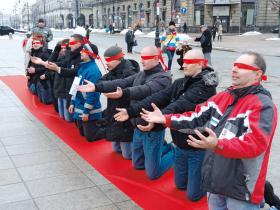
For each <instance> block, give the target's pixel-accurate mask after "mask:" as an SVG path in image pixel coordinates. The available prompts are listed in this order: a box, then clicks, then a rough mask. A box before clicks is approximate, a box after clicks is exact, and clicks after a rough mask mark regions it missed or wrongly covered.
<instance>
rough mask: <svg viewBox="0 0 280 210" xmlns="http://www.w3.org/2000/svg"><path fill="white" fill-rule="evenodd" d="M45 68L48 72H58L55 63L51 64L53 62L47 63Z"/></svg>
mask: <svg viewBox="0 0 280 210" xmlns="http://www.w3.org/2000/svg"><path fill="white" fill-rule="evenodd" d="M45 67H46V68H47V69H49V70H51V71H56V72H57V71H58V70H59V66H58V65H56V64H55V63H53V62H48V63H47V64H46V65H45Z"/></svg>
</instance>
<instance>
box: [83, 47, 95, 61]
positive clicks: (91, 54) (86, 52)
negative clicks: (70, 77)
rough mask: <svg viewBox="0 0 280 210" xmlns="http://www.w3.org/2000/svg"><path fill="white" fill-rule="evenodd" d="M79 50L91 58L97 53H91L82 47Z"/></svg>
mask: <svg viewBox="0 0 280 210" xmlns="http://www.w3.org/2000/svg"><path fill="white" fill-rule="evenodd" d="M81 52H82V53H85V54H87V55H89V56H91V57H92V58H95V59H96V58H98V55H96V54H95V53H93V52H90V51H87V50H85V49H82V50H81Z"/></svg>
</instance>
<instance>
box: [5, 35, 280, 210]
mask: <svg viewBox="0 0 280 210" xmlns="http://www.w3.org/2000/svg"><path fill="white" fill-rule="evenodd" d="M64 36H65V35H64ZM120 36H121V35H113V36H110V35H100V34H93V35H92V38H91V40H92V41H93V43H95V44H96V45H97V46H98V47H99V50H100V52H101V53H100V54H101V55H102V54H103V52H104V50H105V49H106V48H107V47H109V46H111V45H113V44H114V43H118V44H119V45H120V46H122V47H123V48H124V49H126V48H125V47H126V46H125V43H124V42H120V41H119V37H120ZM266 36H271V35H261V37H262V38H257V37H254V38H249V37H246V38H243V37H242V38H239V37H238V40H236V36H224V39H223V42H222V43H216V42H215V43H214V46H215V47H216V46H220V45H223V47H224V48H230V47H235V45H236V44H237V43H246V42H248V41H250V40H252V39H257V40H256V41H255V43H259V44H254V46H255V48H254V49H252V50H257V48H256V47H257V46H260V48H262V47H265V49H264V51H265V52H267V53H268V52H269V54H268V55H269V56H274V57H275V56H278V55H279V54H280V53H279V49H280V47H279V42H278V41H273V44H270V45H267V44H266V43H268V42H270V41H265V40H264V37H266ZM60 37H63V35H61V36H60ZM58 39H59V38H57V39H56V40H55V41H58ZM139 39H140V40H145V39H148V38H139ZM241 39H242V41H241ZM104 40H106V42H104ZM20 41H21V38H16V37H15V39H14V40H8V41H7V40H6V39H0V45H1V46H2V50H0V75H19V74H20V75H22V74H24V70H23V54H22V52H21V49H20V44H21V43H20ZM146 42H147V43H152V42H153V40H151V39H148V40H147V41H146ZM53 45H54V42H53V43H52V44H51V46H53ZM271 45H272V46H271ZM270 48H273V49H270ZM3 49H5V50H3ZM235 49H236V51H237V48H235ZM135 50H136V51H137V50H138V49H137V48H136V49H135ZM219 53H220V54H219ZM223 53H224V57H225V60H222V61H220V59H217V58H216V57H219V56H223V55H221V54H223ZM237 56H238V53H234V52H225V51H221V52H217V51H215V52H214V53H213V63H214V66H215V69H217V72H218V73H219V78H220V85H219V87H218V91H221V90H224V89H225V88H226V87H228V86H229V85H230V84H231V80H230V66H231V65H230V63H229V62H232V60H233V59H235V58H236V57H237ZM126 57H127V58H132V59H135V60H137V61H139V54H137V53H136V54H128V55H126ZM229 58H230V59H229ZM275 59H276V58H275ZM98 65H99V66H100V68H101V69H102V67H101V64H100V63H98ZM276 65H279V64H275V66H276ZM173 66H174V68H173V71H172V73H173V79H176V78H180V77H182V76H183V73H182V71H179V70H178V69H179V66H178V65H177V63H176V62H175V59H174V65H173ZM278 69H279V68H278ZM103 73H104V72H103ZM264 86H265V87H266V88H267V89H268V90H269V91H271V93H272V96H273V98H274V101H275V103H276V104H277V107H278V109H279V104H280V94H279V93H278V90H279V88H280V81H279V77H273V76H272V77H269V80H268V81H267V82H264ZM0 101H1V103H0V119H1V121H0V209H5V210H6V209H23V210H24V209H26V210H30V209H52V210H53V209H62V208H64V207H65V208H64V209H70V208H68V207H70V206H74V207H75V206H81V207H84V206H85V207H86V209H139V207H138V206H137V205H136V204H135V203H134V202H133V201H131V200H130V199H129V198H128V197H127V196H126V195H124V194H123V193H122V192H120V191H119V190H118V189H116V188H115V187H114V186H113V185H112V184H111V183H110V182H109V181H108V180H106V179H105V178H104V177H102V176H101V175H100V174H99V173H98V172H97V171H96V170H94V169H93V168H92V167H91V166H90V165H88V164H87V163H86V162H85V161H84V160H83V159H82V158H80V157H79V156H78V155H77V154H76V153H75V152H74V151H72V150H71V149H70V148H69V147H68V146H67V145H65V144H64V143H63V142H62V141H61V140H60V139H59V138H57V137H56V136H55V135H54V134H52V133H51V132H50V131H49V130H48V129H47V128H45V126H43V125H42V124H41V123H40V122H38V120H36V119H35V118H34V117H33V116H32V115H31V114H30V113H29V112H28V111H27V110H26V109H25V108H24V106H23V105H22V104H21V102H20V101H18V99H17V98H16V97H15V96H14V94H13V93H12V92H11V91H10V90H9V89H8V88H7V87H6V86H5V85H4V84H3V83H0ZM102 104H103V105H104V107H105V106H106V103H105V99H104V98H102ZM15 119H16V122H17V123H16V124H15V123H14V122H15ZM35 125H36V126H35ZM38 125H39V126H38ZM15 130H16V131H17V132H14V131H15ZM30 130H32V135H31V134H30V132H31V131H30ZM26 131H28V132H29V131H30V132H29V133H28V132H26ZM30 135H31V136H30ZM279 135H280V130H279V125H278V127H277V131H276V134H275V138H274V141H273V144H272V149H271V156H270V163H269V170H268V176H267V177H268V180H270V181H271V182H272V184H273V185H274V187H275V191H276V192H277V193H278V195H279V194H280V182H279V178H280V175H279V171H280V165H279V163H278V161H279V160H280V153H279V150H280V145H279ZM19 136H20V138H19ZM166 138H167V139H169V140H170V135H169V134H167V136H166ZM93 194H94V196H92V195H93ZM87 195H89V199H86V200H81V201H80V202H75V203H74V202H73V200H75V201H76V200H78V199H73V198H78V197H87ZM93 203H94V204H93ZM94 205H95V206H94Z"/></svg>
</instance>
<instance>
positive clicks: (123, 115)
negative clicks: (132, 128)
mask: <svg viewBox="0 0 280 210" xmlns="http://www.w3.org/2000/svg"><path fill="white" fill-rule="evenodd" d="M116 110H117V111H118V113H116V114H115V115H114V118H115V120H116V121H118V122H124V121H126V120H128V119H129V116H128V113H127V110H126V109H124V108H116Z"/></svg>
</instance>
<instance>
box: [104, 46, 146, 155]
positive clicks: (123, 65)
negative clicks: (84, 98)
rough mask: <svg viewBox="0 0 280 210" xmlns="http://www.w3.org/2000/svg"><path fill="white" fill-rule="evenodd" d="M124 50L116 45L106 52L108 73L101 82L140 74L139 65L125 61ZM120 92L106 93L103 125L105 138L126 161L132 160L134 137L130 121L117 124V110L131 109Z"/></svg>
mask: <svg viewBox="0 0 280 210" xmlns="http://www.w3.org/2000/svg"><path fill="white" fill-rule="evenodd" d="M124 56H125V55H124V53H123V51H122V49H121V48H120V47H119V46H117V45H115V46H111V47H109V48H108V49H106V50H105V52H104V58H105V60H106V66H107V69H108V73H106V74H105V75H104V76H103V77H102V78H101V79H100V80H99V82H103V81H112V80H116V79H124V78H127V77H129V76H131V75H134V74H136V73H138V72H139V70H140V67H139V64H138V63H137V62H136V61H134V60H131V59H125V57H124ZM118 93H119V92H114V93H104V95H105V96H107V109H106V112H105V113H104V118H103V119H102V120H103V124H105V128H100V129H103V130H104V131H105V132H104V133H105V135H104V137H106V139H107V140H108V141H111V142H112V148H113V150H114V151H115V152H117V153H119V154H122V156H123V158H124V159H131V153H132V151H131V148H132V147H131V145H132V137H133V130H134V128H133V126H132V124H131V122H130V121H127V122H123V123H121V122H117V121H115V120H114V115H115V114H116V108H118V107H123V108H126V107H129V105H130V100H129V98H125V97H123V98H119V99H118V100H115V98H118Z"/></svg>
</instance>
